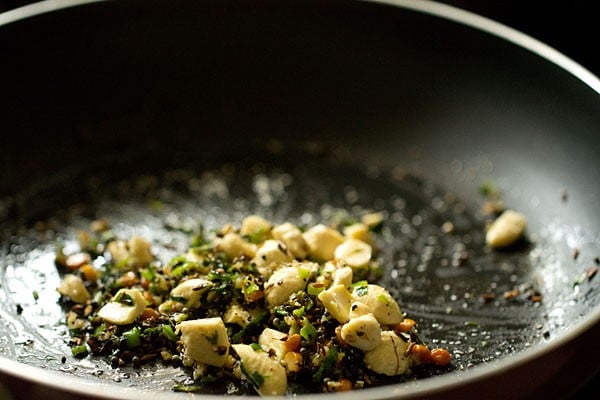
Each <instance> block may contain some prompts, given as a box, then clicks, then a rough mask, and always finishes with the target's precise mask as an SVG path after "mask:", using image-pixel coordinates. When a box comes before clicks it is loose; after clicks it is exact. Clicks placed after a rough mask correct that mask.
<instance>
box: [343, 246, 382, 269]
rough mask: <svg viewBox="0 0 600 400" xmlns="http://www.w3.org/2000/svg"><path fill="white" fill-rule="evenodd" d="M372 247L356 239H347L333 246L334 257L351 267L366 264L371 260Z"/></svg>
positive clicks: (354, 267)
mask: <svg viewBox="0 0 600 400" xmlns="http://www.w3.org/2000/svg"><path fill="white" fill-rule="evenodd" d="M372 254H373V248H372V247H371V246H370V245H369V244H367V243H365V242H363V241H362V240H358V239H348V240H346V241H345V242H344V243H342V244H340V245H339V246H338V247H336V248H335V252H334V257H335V258H336V260H340V261H341V262H342V263H344V264H346V265H348V266H349V267H351V268H353V269H358V268H362V267H365V266H367V264H368V263H369V261H371V255H372Z"/></svg>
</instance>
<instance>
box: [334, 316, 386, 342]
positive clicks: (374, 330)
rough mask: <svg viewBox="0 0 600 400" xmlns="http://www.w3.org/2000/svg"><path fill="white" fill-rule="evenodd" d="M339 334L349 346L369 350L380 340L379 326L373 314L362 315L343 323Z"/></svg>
mask: <svg viewBox="0 0 600 400" xmlns="http://www.w3.org/2000/svg"><path fill="white" fill-rule="evenodd" d="M341 336H342V339H344V340H345V341H346V342H347V343H348V344H349V345H350V346H353V347H356V348H357V349H361V350H363V351H369V350H373V349H374V348H375V347H377V346H378V345H379V342H381V327H380V326H379V322H377V319H375V317H374V316H373V315H371V314H367V315H362V316H360V317H356V318H351V319H350V321H348V322H347V323H346V324H344V326H342V331H341Z"/></svg>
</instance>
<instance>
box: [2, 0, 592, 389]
mask: <svg viewBox="0 0 600 400" xmlns="http://www.w3.org/2000/svg"><path fill="white" fill-rule="evenodd" d="M65 3H68V2H65ZM408 4H410V3H408ZM433 7H434V9H435V5H434V6H433ZM440 10H441V11H439V12H442V13H443V12H445V11H443V10H444V9H440ZM462 17H463V18H464V19H465V20H466V21H467V22H468V21H469V18H471V17H469V16H465V15H463V16H462ZM0 48H1V49H2V52H3V54H6V55H7V56H6V57H5V58H4V59H5V61H3V63H2V66H1V67H0V68H1V70H2V76H3V77H5V82H4V83H3V87H4V88H3V91H2V95H1V96H0V110H1V111H0V112H1V115H2V121H3V128H2V129H3V133H4V134H3V139H2V140H3V146H2V147H3V157H2V161H1V162H2V169H1V171H0V182H1V185H0V195H1V198H0V217H1V221H2V223H1V225H0V228H1V231H0V234H1V237H2V248H1V250H2V253H1V254H0V256H1V258H0V263H1V264H0V266H1V267H2V269H1V270H0V277H1V279H2V286H1V288H0V289H1V291H0V296H2V307H1V309H2V311H1V314H0V331H1V332H2V339H0V349H1V354H2V359H1V360H0V366H1V367H2V371H3V373H2V381H4V382H5V383H6V384H7V387H9V388H11V390H12V392H13V393H14V396H15V397H23V398H25V397H27V398H32V397H36V396H37V397H41V395H42V394H44V395H47V394H48V393H51V394H53V395H55V396H57V397H61V398H65V396H68V395H71V396H88V397H107V398H136V397H139V396H140V393H141V392H143V393H144V394H143V395H144V396H145V397H155V398H159V397H160V398H167V397H170V396H173V397H179V396H178V394H174V393H172V392H171V389H172V387H173V385H174V383H177V382H178V381H181V380H183V379H185V378H186V376H187V375H186V373H185V372H184V371H182V370H179V369H173V368H170V367H169V368H164V367H160V366H153V367H147V368H144V369H141V370H136V369H122V370H121V369H118V370H113V369H112V368H110V366H109V365H108V364H107V362H106V360H99V359H85V360H83V361H76V360H74V359H71V358H70V356H69V348H68V346H67V342H68V332H66V327H65V326H64V325H62V318H63V317H62V315H63V314H62V310H61V308H60V305H59V304H58V303H57V299H58V296H57V294H56V293H55V291H54V288H55V287H56V285H57V282H58V280H59V277H58V273H57V271H56V268H55V267H54V264H53V252H54V250H55V244H56V242H57V241H64V242H69V240H71V241H72V239H73V237H74V234H75V232H76V231H77V229H79V228H81V227H84V226H86V224H88V223H89V221H91V220H92V219H94V218H98V217H107V218H109V219H110V220H112V221H118V225H117V226H118V229H119V230H120V232H121V233H122V234H124V235H126V234H130V233H131V232H140V231H141V232H144V233H145V234H147V235H148V236H149V237H152V238H153V241H154V243H155V244H157V245H158V248H160V244H161V243H162V242H161V241H164V237H165V235H167V234H169V232H167V231H166V230H165V227H164V219H165V218H167V217H168V216H169V215H173V214H175V215H177V216H179V217H182V218H185V217H188V216H194V218H198V219H201V220H202V221H203V222H204V223H205V224H206V225H207V226H213V227H217V226H220V225H222V224H223V223H224V222H227V221H240V220H241V218H242V217H243V216H244V215H246V214H248V213H250V212H252V213H259V214H262V215H265V216H266V217H269V218H272V219H273V220H275V221H278V222H280V221H284V220H287V219H291V220H294V221H308V222H312V221H319V220H320V219H322V218H327V216H328V215H330V214H331V212H333V211H334V210H339V209H345V210H363V209H370V210H378V211H382V212H384V213H385V215H386V216H387V218H386V226H387V227H388V229H389V232H390V234H391V235H392V236H393V237H394V238H397V240H394V241H393V242H391V243H390V245H389V246H388V247H386V249H385V250H384V257H385V260H386V267H385V274H384V277H383V278H382V279H383V281H384V283H385V284H386V285H387V286H388V287H389V288H390V290H392V291H393V292H394V294H395V295H396V297H397V298H398V299H399V300H400V303H401V305H402V307H403V310H404V311H406V312H407V313H408V314H409V315H410V316H412V317H414V318H415V319H417V320H418V322H419V325H420V327H421V333H422V335H423V337H424V338H425V339H426V340H427V341H430V342H431V343H435V344H440V345H441V346H444V347H447V348H449V349H451V351H452V355H453V360H454V361H453V366H452V371H449V372H448V373H445V374H442V375H441V376H435V377H423V378H426V379H418V380H416V381H414V380H410V381H409V382H403V383H397V384H390V385H385V386H382V387H378V388H373V389H368V393H369V396H370V397H373V398H391V397H394V398H418V397H428V398H431V397H436V398H450V397H455V396H458V395H462V396H466V397H477V396H478V395H479V396H480V394H481V390H483V389H482V388H486V390H487V392H486V397H490V398H496V397H498V398H500V397H502V398H519V397H525V396H528V395H541V394H544V393H552V394H553V395H557V394H560V395H564V396H566V395H568V394H569V393H570V392H572V391H573V390H574V389H576V387H577V385H579V384H581V383H582V382H584V381H585V379H587V378H588V377H589V376H591V375H592V374H593V373H594V372H595V371H597V369H598V363H597V362H596V361H594V360H595V359H597V357H594V351H596V350H594V349H595V347H592V346H591V343H592V342H591V340H592V338H593V337H594V335H595V334H597V333H598V324H597V320H598V318H599V314H600V313H599V311H598V310H599V306H598V302H599V300H598V290H599V289H598V283H597V282H598V281H597V279H594V278H593V276H590V274H589V273H587V275H586V271H590V269H589V268H591V267H594V266H595V264H596V263H597V257H598V256H600V249H599V246H598V244H599V237H598V227H599V226H600V216H599V215H598V213H597V206H598V204H600V190H599V189H598V186H597V183H596V179H595V178H596V177H597V176H598V173H600V171H599V170H600V167H599V165H600V164H599V163H598V162H597V160H596V154H597V150H598V149H599V148H600V143H599V137H600V136H598V130H599V129H600V112H598V111H600V99H599V97H598V93H596V92H595V91H594V90H592V89H590V87H589V86H587V85H586V84H584V83H583V82H582V81H581V80H580V79H578V78H577V77H575V76H573V75H571V74H569V73H566V72H565V71H564V70H563V69H562V68H560V67H559V66H557V65H556V64H553V63H552V62H550V61H548V60H546V59H544V58H543V57H540V56H539V55H537V54H535V53H533V52H531V51H529V50H525V49H523V48H520V47H517V46H515V45H513V44H511V43H508V42H507V41H505V40H503V39H500V38H498V37H495V36H494V35H491V34H489V33H485V32H482V31H478V30H475V29H473V28H470V27H468V26H466V25H463V24H458V23H455V22H450V21H449V20H447V19H444V18H439V17H435V16H432V15H429V14H427V13H421V12H417V11H414V10H411V9H410V8H403V7H393V6H389V5H383V4H372V3H364V2H337V1H334V2H327V3H326V4H322V3H321V2H311V1H309V2H303V3H302V4H299V3H294V2H270V1H267V2H261V3H260V4H246V3H241V2H234V1H224V2H223V1H219V2H216V1H215V2H210V1H209V2H203V3H201V4H197V3H196V2H188V1H176V2H170V3H169V4H166V3H159V2H156V3H154V2H153V3H148V2H141V1H118V2H98V3H92V4H87V5H82V6H78V7H73V8H65V9H60V10H56V11H53V12H50V13H46V14H40V15H34V16H32V17H30V18H26V19H23V20H19V21H16V22H12V23H8V24H6V25H5V26H3V27H2V28H1V30H0ZM257 182H258V183H257ZM261 182H262V183H261ZM485 182H493V183H494V185H495V186H497V187H498V188H500V190H501V191H502V193H503V201H504V202H505V204H507V205H508V206H509V207H510V208H514V209H517V210H519V211H521V212H523V213H525V214H526V215H527V216H528V219H529V230H528V240H529V242H528V243H526V244H525V245H523V246H521V247H518V248H516V249H513V250H512V251H509V252H492V251H490V250H489V249H487V248H486V247H485V245H484V232H485V223H486V217H485V215H483V214H482V212H481V206H482V203H483V202H484V200H485V199H483V198H482V197H481V195H480V194H479V191H478V190H479V188H480V187H481V185H482V184H484V183H485ZM215 185H216V186H215ZM215 188H217V189H215ZM219 188H220V189H219ZM261 188H262V189H261ZM154 201H160V202H161V204H163V205H164V207H163V208H162V211H160V212H156V210H154V212H153V210H152V208H151V207H149V206H148V205H149V204H151V203H152V202H154ZM446 222H451V223H452V224H453V225H454V227H455V230H454V231H453V232H452V234H447V233H443V231H442V229H441V227H442V226H443V225H444V223H446ZM176 239H177V238H176V237H175V238H174V240H176ZM575 250H577V252H578V253H579V256H578V257H573V252H574V251H575ZM582 277H583V278H582ZM515 289H516V290H519V293H521V295H519V296H517V297H516V298H509V299H506V298H504V295H503V294H504V293H505V292H508V291H512V290H515ZM33 292H36V293H37V296H33V295H32V293H33ZM531 293H539V294H541V296H542V301H532V300H531V298H530V297H531V296H529V294H531ZM490 294H491V295H493V296H492V297H490V296H489V295H490ZM36 297H37V299H36ZM485 299H491V301H485ZM596 353H597V351H596ZM65 355H66V356H67V360H66V361H64V362H63V356H65ZM596 356H597V354H596ZM532 371H533V372H532ZM559 376H560V379H558V378H557V377H559ZM23 382H26V383H27V384H26V385H23ZM309 389H310V388H309ZM215 390H216V391H217V392H218V390H219V389H218V388H217V389H215ZM215 390H213V392H214V391H215ZM210 392H211V389H210V388H207V394H206V395H205V396H206V397H211V396H213V395H214V394H211V393H210ZM363 394H364V393H363ZM363 394H361V393H351V394H348V395H347V397H354V396H362V395H363ZM323 396H327V395H326V394H323Z"/></svg>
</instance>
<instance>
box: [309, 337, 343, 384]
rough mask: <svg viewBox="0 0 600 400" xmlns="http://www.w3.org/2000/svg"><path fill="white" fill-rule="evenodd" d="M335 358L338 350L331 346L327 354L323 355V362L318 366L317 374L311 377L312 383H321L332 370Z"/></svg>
mask: <svg viewBox="0 0 600 400" xmlns="http://www.w3.org/2000/svg"><path fill="white" fill-rule="evenodd" d="M337 358H338V348H337V346H332V347H331V348H330V349H329V351H328V352H327V354H325V358H324V359H323V362H321V365H320V366H319V369H318V370H317V372H316V373H315V374H314V375H313V378H312V381H313V382H314V383H321V382H323V379H324V378H325V377H326V376H328V375H329V374H330V373H331V371H332V370H333V369H334V367H335V364H336V362H337Z"/></svg>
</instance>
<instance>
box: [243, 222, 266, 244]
mask: <svg viewBox="0 0 600 400" xmlns="http://www.w3.org/2000/svg"><path fill="white" fill-rule="evenodd" d="M270 231H271V223H270V222H269V221H267V220H266V219H264V218H263V217H259V216H258V215H249V216H247V217H246V218H244V220H243V221H242V226H241V227H240V235H242V236H250V237H254V238H259V239H263V240H264V239H266V238H267V237H268V235H269V232H270ZM263 240H260V241H261V242H262V241H263ZM255 243H256V242H255Z"/></svg>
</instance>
